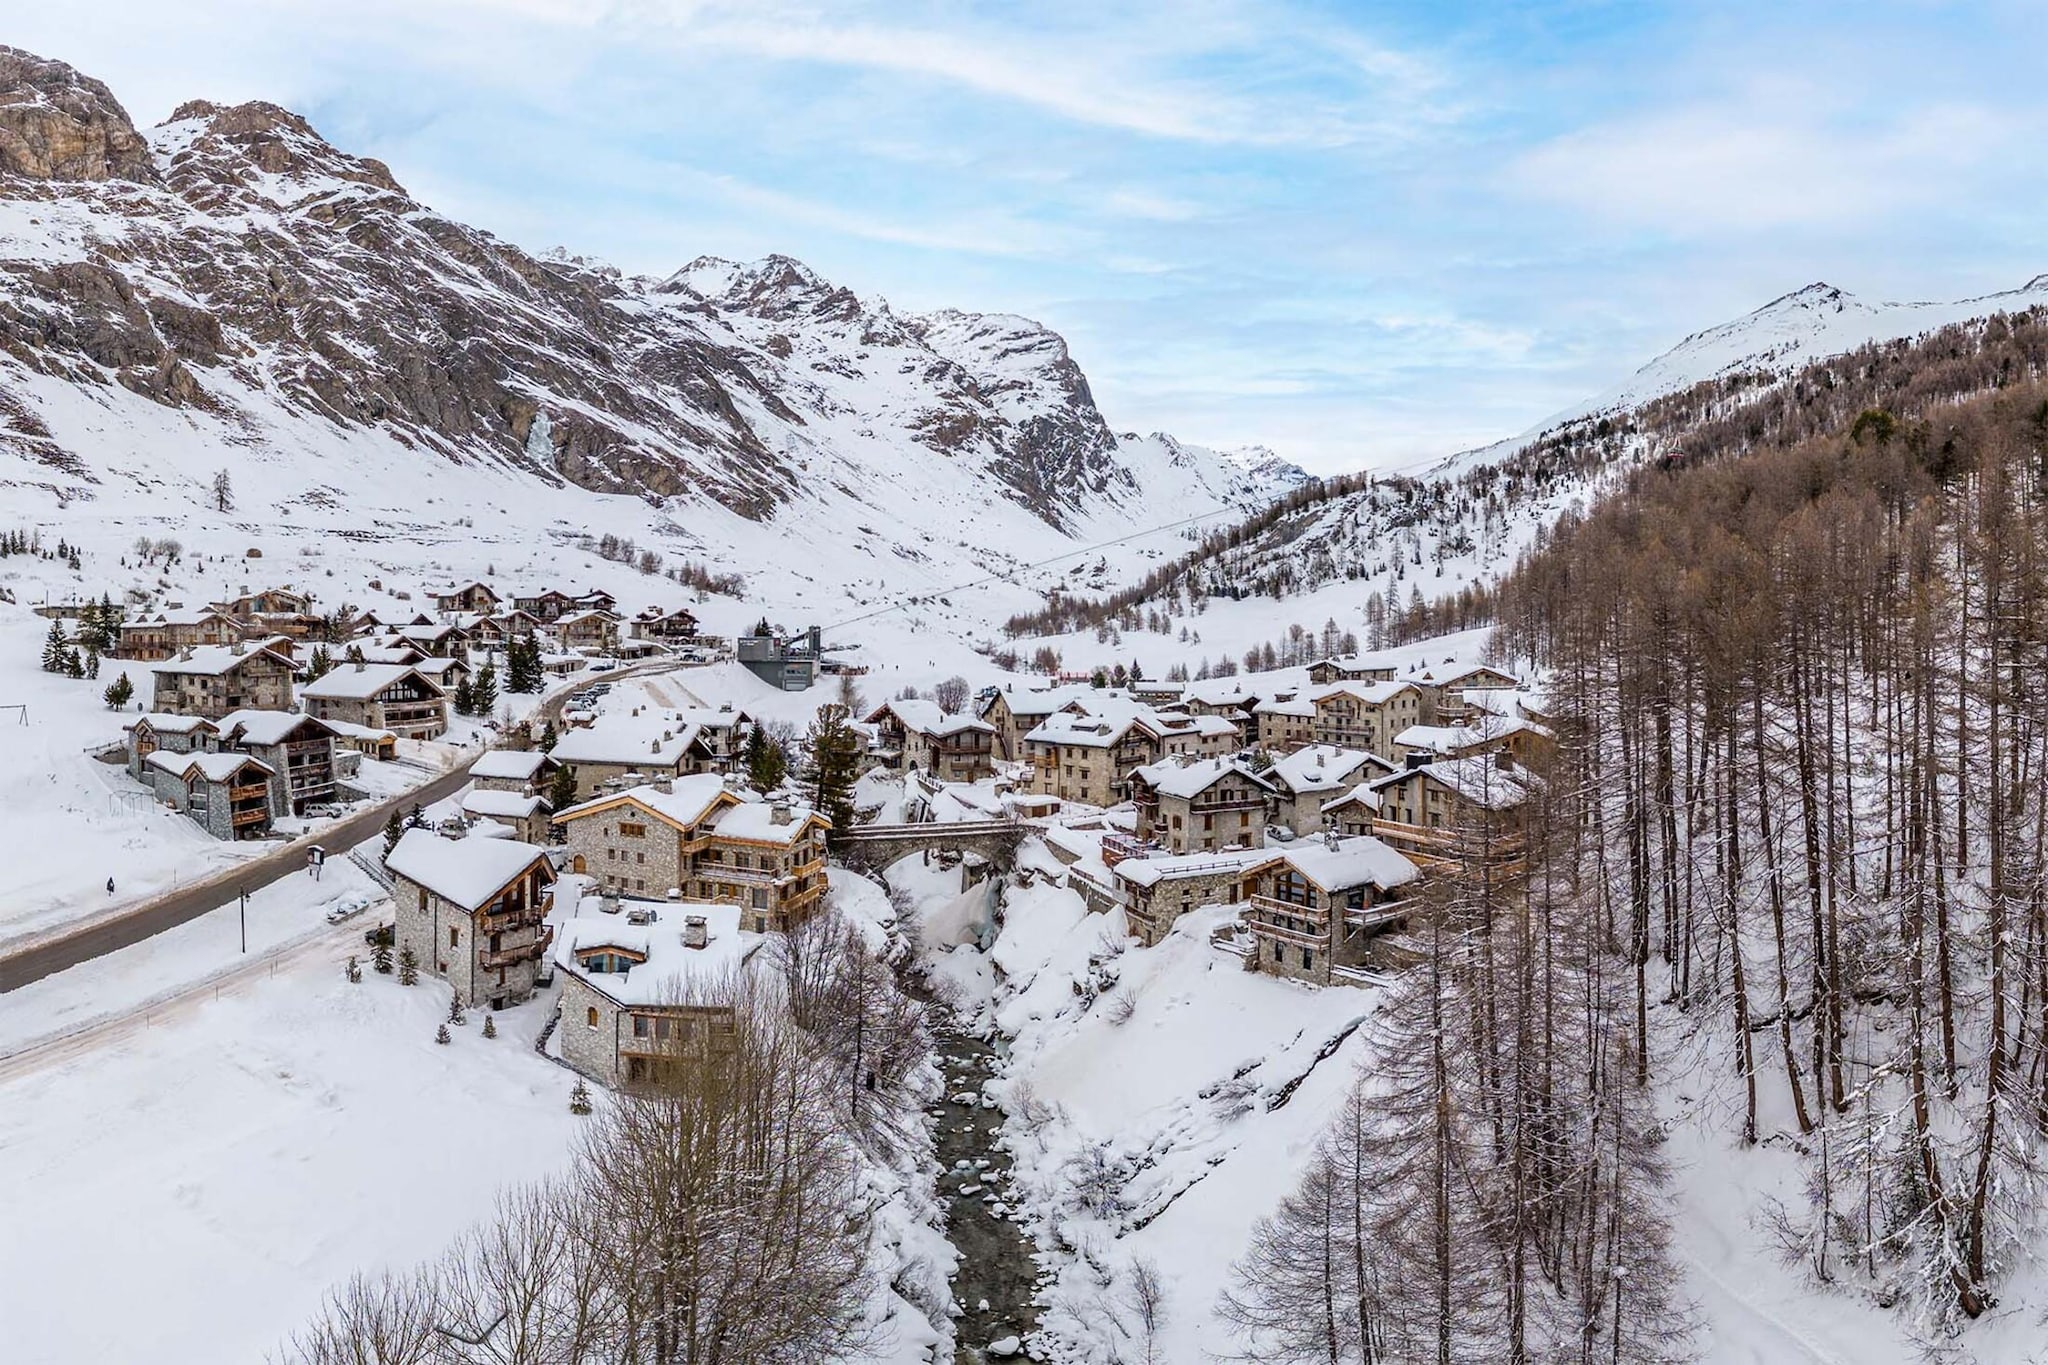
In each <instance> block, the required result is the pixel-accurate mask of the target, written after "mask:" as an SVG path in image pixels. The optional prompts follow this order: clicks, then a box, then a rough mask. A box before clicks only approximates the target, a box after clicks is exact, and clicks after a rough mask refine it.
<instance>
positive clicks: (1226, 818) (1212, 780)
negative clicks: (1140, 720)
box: [1131, 758, 1279, 853]
mask: <svg viewBox="0 0 2048 1365" xmlns="http://www.w3.org/2000/svg"><path fill="white" fill-rule="evenodd" d="M1278 795H1279V789H1278V787H1277V786H1276V785H1275V784H1274V782H1273V780H1272V779H1271V778H1270V777H1268V776H1265V775H1263V774H1260V773H1255V772H1253V771H1251V770H1250V769H1249V768H1247V767H1246V766H1245V765H1244V763H1243V762H1242V761H1241V760H1239V759H1237V758H1204V759H1197V760H1196V761H1194V762H1192V763H1153V764H1148V765H1147V766H1145V767H1142V768H1140V769H1138V770H1137V771H1136V772H1134V773H1132V774H1131V801H1132V803H1133V804H1135V805H1136V806H1137V808H1138V827H1137V831H1136V837H1137V840H1138V842H1139V843H1140V844H1146V845H1153V846H1156V847H1160V848H1164V849H1165V850H1167V851H1168V852H1170V853H1196V852H1214V851H1215V850H1217V849H1223V848H1258V847H1260V846H1262V845H1263V844H1264V843H1265V842H1266V817H1267V814H1268V812H1269V811H1270V809H1271V807H1272V803H1273V801H1274V800H1275V799H1276V798H1277V797H1278Z"/></svg>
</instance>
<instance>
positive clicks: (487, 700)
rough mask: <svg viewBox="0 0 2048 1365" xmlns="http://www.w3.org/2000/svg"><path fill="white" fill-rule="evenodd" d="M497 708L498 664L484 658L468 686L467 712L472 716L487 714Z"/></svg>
mask: <svg viewBox="0 0 2048 1365" xmlns="http://www.w3.org/2000/svg"><path fill="white" fill-rule="evenodd" d="M497 709H498V666H497V665H496V664H494V663H492V662H491V661H490V660H488V659H486V660H484V666H483V667H482V668H480V669H478V670H477V675H476V681H474V682H473V683H471V684H470V688H469V712H470V714H471V715H473V716H486V717H487V716H489V715H490V714H491V713H492V712H493V711H496V710H497Z"/></svg>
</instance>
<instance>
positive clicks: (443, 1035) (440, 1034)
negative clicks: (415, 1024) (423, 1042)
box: [434, 1024, 448, 1043]
mask: <svg viewBox="0 0 2048 1365" xmlns="http://www.w3.org/2000/svg"><path fill="white" fill-rule="evenodd" d="M434 1041H435V1042H437V1043H445V1042H447V1041H448V1026H447V1025H446V1024H443V1025H441V1026H440V1027H439V1028H437V1029H435V1030H434Z"/></svg>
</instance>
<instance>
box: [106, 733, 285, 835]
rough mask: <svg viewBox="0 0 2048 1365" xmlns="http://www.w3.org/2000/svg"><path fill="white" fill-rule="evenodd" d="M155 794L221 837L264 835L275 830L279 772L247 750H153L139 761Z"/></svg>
mask: <svg viewBox="0 0 2048 1365" xmlns="http://www.w3.org/2000/svg"><path fill="white" fill-rule="evenodd" d="M140 770H141V777H142V780H143V781H144V782H145V783H146V784H147V785H148V786H149V788H150V789H151V790H152V791H153V792H155V794H156V798H157V800H159V801H162V802H163V803H164V804H165V805H167V806H169V807H171V809H173V810H177V811H182V812H183V813H184V814H185V815H187V816H190V817H191V818H192V819H193V820H194V821H196V822H197V823H198V824H199V825H200V827H201V828H203V829H205V831H206V832H207V833H208V834H211V835H212V836H213V837H214V838H216V839H260V838H262V837H263V836H264V835H266V834H268V833H270V822H271V819H272V814H273V810H274V803H275V797H274V795H273V793H274V792H275V791H276V789H277V787H278V780H277V778H278V774H277V772H276V770H275V769H273V768H272V767H270V765H269V764H267V763H264V762H262V761H261V760H259V759H255V758H251V757H250V756H249V755H247V754H242V753H219V752H212V751H203V750H192V751H189V752H186V753H177V752H175V751H173V750H170V749H164V748H159V749H154V750H152V751H151V752H150V753H149V754H148V756H147V757H145V758H144V759H142V760H141V764H140Z"/></svg>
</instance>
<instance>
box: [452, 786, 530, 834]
mask: <svg viewBox="0 0 2048 1365" xmlns="http://www.w3.org/2000/svg"><path fill="white" fill-rule="evenodd" d="M462 813H463V814H464V815H465V816H467V817H468V818H469V819H470V820H471V821H478V820H488V821H490V822H491V823H492V824H495V825H503V826H504V827H505V828H506V829H507V830H509V831H511V835H512V837H513V838H514V839H521V840H524V841H525V842H527V843H529V844H544V843H547V842H548V838H549V835H550V834H551V832H552V831H551V830H550V829H549V828H548V815H549V813H550V812H549V810H548V803H547V799H546V798H545V797H541V796H530V795H527V794H525V793H523V792H508V791H493V790H492V789H491V788H489V787H474V788H472V789H471V790H470V791H469V793H468V794H467V795H465V796H464V797H463V798H462Z"/></svg>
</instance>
